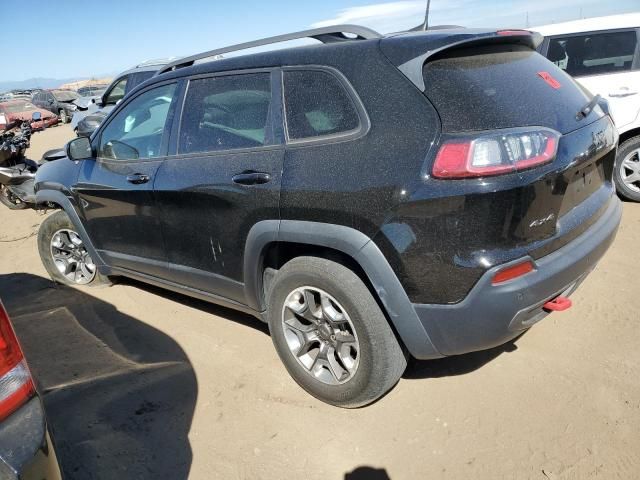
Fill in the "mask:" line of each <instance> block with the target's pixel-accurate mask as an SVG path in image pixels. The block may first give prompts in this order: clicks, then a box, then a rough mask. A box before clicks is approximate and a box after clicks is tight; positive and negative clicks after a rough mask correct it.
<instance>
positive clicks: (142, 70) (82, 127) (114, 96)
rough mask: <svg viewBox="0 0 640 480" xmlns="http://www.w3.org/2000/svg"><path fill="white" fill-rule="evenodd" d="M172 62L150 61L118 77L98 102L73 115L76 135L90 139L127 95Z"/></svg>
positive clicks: (166, 60) (72, 122) (73, 127)
mask: <svg viewBox="0 0 640 480" xmlns="http://www.w3.org/2000/svg"><path fill="white" fill-rule="evenodd" d="M171 60H172V59H169V58H167V59H158V60H148V61H146V62H143V63H140V64H139V65H136V66H135V67H133V68H131V69H129V70H127V71H125V72H122V73H121V74H120V75H118V76H116V78H115V80H113V82H111V84H110V85H109V86H108V87H107V88H106V89H105V91H104V92H103V93H102V95H101V98H100V100H96V101H95V102H94V103H93V104H92V105H91V104H89V105H88V106H87V107H88V108H86V109H80V111H76V113H75V114H74V115H73V119H72V121H71V127H72V129H73V131H74V132H75V133H76V135H78V136H80V137H90V136H91V134H92V133H93V132H94V131H95V130H96V128H98V127H99V126H100V124H101V123H102V121H103V120H104V119H105V118H106V117H107V115H108V114H109V112H110V111H111V110H113V109H114V107H115V106H116V105H117V104H118V102H120V101H121V100H122V99H123V98H124V96H125V95H126V94H127V93H129V92H130V91H131V90H133V89H134V88H135V87H137V86H138V85H140V84H141V83H143V82H144V81H146V80H148V79H150V78H151V77H153V76H154V75H155V74H156V72H157V71H158V70H159V69H160V68H161V67H163V66H164V65H166V64H167V63H169V62H170V61H171Z"/></svg>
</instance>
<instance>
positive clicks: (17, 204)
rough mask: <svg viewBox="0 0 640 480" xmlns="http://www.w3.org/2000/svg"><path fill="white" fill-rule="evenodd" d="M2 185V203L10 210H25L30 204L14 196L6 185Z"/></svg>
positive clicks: (0, 192) (0, 201) (0, 191)
mask: <svg viewBox="0 0 640 480" xmlns="http://www.w3.org/2000/svg"><path fill="white" fill-rule="evenodd" d="M0 187H1V189H0V203H2V204H3V205H4V206H5V207H7V208H8V209H9V210H24V209H25V208H27V207H28V206H29V205H28V204H26V203H24V202H22V201H20V200H18V199H16V198H14V196H13V195H12V194H11V192H9V191H8V190H7V187H6V186H5V185H0Z"/></svg>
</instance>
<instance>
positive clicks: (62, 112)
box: [58, 108, 71, 124]
mask: <svg viewBox="0 0 640 480" xmlns="http://www.w3.org/2000/svg"><path fill="white" fill-rule="evenodd" d="M58 116H59V117H60V123H62V124H65V123H69V122H70V121H71V119H70V118H69V114H67V111H66V110H65V109H63V108H61V109H60V112H59V114H58Z"/></svg>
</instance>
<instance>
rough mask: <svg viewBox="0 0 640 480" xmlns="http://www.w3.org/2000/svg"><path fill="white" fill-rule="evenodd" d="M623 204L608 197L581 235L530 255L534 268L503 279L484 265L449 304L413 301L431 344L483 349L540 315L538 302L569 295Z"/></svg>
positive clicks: (610, 234) (607, 240)
mask: <svg viewBox="0 0 640 480" xmlns="http://www.w3.org/2000/svg"><path fill="white" fill-rule="evenodd" d="M621 216H622V204H621V202H620V200H618V198H617V197H612V198H611V200H610V204H609V206H608V208H607V211H606V212H604V214H603V215H602V216H601V217H600V219H599V220H598V221H597V222H596V223H594V224H593V225H592V226H591V227H590V228H589V229H588V230H586V231H585V232H584V233H583V234H582V235H581V236H579V237H578V238H576V239H575V240H573V241H572V242H570V243H568V244H567V245H565V246H563V247H562V248H560V249H558V250H556V251H555V252H553V253H551V254H549V255H546V256H544V257H541V258H539V259H538V260H533V259H532V258H530V257H524V258H520V259H518V260H515V261H514V262H510V263H513V264H515V263H519V262H521V261H522V260H523V259H526V258H530V259H531V260H532V261H533V262H534V264H535V266H536V270H535V271H533V272H531V273H529V274H527V275H525V276H523V277H520V278H517V279H515V280H512V281H509V282H506V283H504V284H502V285H498V286H494V285H492V284H491V279H492V278H493V276H494V274H495V273H496V271H497V270H499V269H502V268H504V267H505V266H508V265H509V263H507V264H504V265H499V266H496V267H494V268H492V269H491V270H489V271H487V272H486V273H485V274H484V275H483V276H482V277H481V278H480V280H479V281H478V283H476V285H475V286H474V287H473V289H472V290H471V291H470V292H469V294H468V295H467V297H466V298H465V299H464V300H463V301H461V302H459V303H456V304H452V305H429V304H414V305H413V307H414V309H415V310H416V313H417V314H418V317H419V318H420V321H421V322H422V324H423V326H424V328H425V330H426V331H427V333H428V334H429V337H430V339H431V341H432V343H433V345H434V346H435V348H436V349H437V350H438V351H439V352H440V353H442V354H443V355H458V354H462V353H467V352H472V351H477V350H484V349H487V348H492V347H495V346H498V345H501V344H503V343H505V342H507V341H509V340H511V339H513V338H515V337H517V336H518V335H520V334H521V333H522V332H523V331H525V330H526V329H528V328H529V327H531V326H532V325H533V324H535V323H537V322H538V321H540V320H542V319H543V318H544V317H545V316H546V315H547V312H546V311H544V310H542V305H543V304H544V303H545V302H547V301H548V300H551V299H552V298H555V297H556V296H558V295H560V294H563V295H565V296H566V295H570V294H571V293H572V292H573V291H574V290H575V288H576V287H577V286H578V285H579V284H580V282H582V280H584V278H585V277H586V276H587V275H588V274H589V273H590V272H591V270H593V268H594V267H595V266H596V264H597V263H598V261H599V260H600V258H602V256H603V255H604V253H605V252H606V251H607V249H608V248H609V246H610V245H611V243H612V242H613V239H614V238H615V235H616V233H617V231H618V226H619V224H620V219H621Z"/></svg>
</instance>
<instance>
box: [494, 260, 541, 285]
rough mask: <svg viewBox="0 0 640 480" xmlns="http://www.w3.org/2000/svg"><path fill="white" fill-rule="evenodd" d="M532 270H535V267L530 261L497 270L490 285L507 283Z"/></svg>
mask: <svg viewBox="0 0 640 480" xmlns="http://www.w3.org/2000/svg"><path fill="white" fill-rule="evenodd" d="M533 270H535V267H534V266H533V263H532V262H531V260H525V261H524V262H521V263H516V264H515V265H511V266H509V267H505V268H503V269H501V270H498V271H497V272H496V274H495V275H494V276H493V279H492V280H491V283H492V284H493V285H498V284H500V283H504V282H508V281H509V280H513V279H514V278H518V277H521V276H523V275H526V274H527V273H529V272H533Z"/></svg>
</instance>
